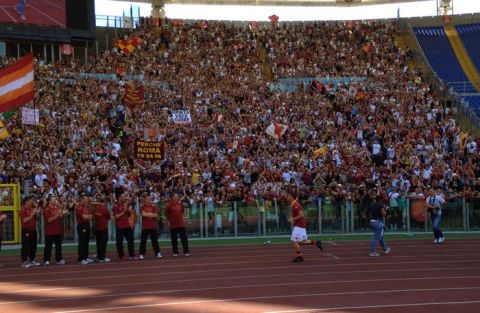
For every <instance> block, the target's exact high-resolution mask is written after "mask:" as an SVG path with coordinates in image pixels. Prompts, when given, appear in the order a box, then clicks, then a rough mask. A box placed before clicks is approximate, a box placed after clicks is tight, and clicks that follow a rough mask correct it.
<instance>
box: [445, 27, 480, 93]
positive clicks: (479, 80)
mask: <svg viewBox="0 0 480 313" xmlns="http://www.w3.org/2000/svg"><path fill="white" fill-rule="evenodd" d="M445 33H446V35H447V38H448V40H449V41H450V44H451V46H452V49H453V52H455V55H456V57H457V59H458V62H459V63H460V65H461V66H462V69H463V71H464V72H465V74H466V75H467V77H468V79H469V80H470V82H471V83H472V85H473V86H474V87H475V89H477V91H478V92H480V74H479V73H478V71H477V69H476V67H475V65H474V64H473V62H472V59H471V58H470V56H469V55H468V52H467V50H466V49H465V46H464V45H463V42H462V40H461V39H460V36H459V35H458V32H457V30H456V29H455V27H454V26H448V27H445Z"/></svg>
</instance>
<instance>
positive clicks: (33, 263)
mask: <svg viewBox="0 0 480 313" xmlns="http://www.w3.org/2000/svg"><path fill="white" fill-rule="evenodd" d="M30 263H31V264H32V266H33V267H38V266H40V263H39V262H37V261H35V260H33V261H32V262H30Z"/></svg>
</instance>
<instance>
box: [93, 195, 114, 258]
mask: <svg viewBox="0 0 480 313" xmlns="http://www.w3.org/2000/svg"><path fill="white" fill-rule="evenodd" d="M99 200H100V201H97V202H96V203H95V204H94V205H95V213H94V215H95V240H96V242H97V261H98V262H100V263H107V262H110V259H109V258H107V257H105V255H106V252H107V243H108V221H109V220H110V217H111V215H110V211H108V209H107V207H106V206H105V199H104V198H100V199H99Z"/></svg>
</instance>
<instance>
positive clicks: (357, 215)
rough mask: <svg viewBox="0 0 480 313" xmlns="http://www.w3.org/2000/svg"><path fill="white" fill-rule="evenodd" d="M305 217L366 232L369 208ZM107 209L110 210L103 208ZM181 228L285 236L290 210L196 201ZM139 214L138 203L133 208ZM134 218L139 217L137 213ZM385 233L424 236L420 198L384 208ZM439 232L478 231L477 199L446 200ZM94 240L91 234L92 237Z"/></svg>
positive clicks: (313, 223) (314, 231) (267, 203)
mask: <svg viewBox="0 0 480 313" xmlns="http://www.w3.org/2000/svg"><path fill="white" fill-rule="evenodd" d="M300 203H301V204H302V206H303V208H304V212H305V220H306V224H307V232H308V233H309V234H310V235H322V234H359V233H370V232H371V230H370V227H369V220H370V213H369V207H370V203H358V202H356V201H352V200H350V199H347V200H342V201H335V200H334V199H333V198H331V197H324V198H313V199H309V200H300ZM108 208H109V210H111V208H112V205H108ZM158 208H159V211H160V214H159V218H158V229H159V237H160V238H161V239H168V238H169V236H170V232H169V231H168V229H169V226H168V222H167V220H166V218H165V215H164V206H163V205H162V204H159V205H158ZM184 208H185V227H186V229H187V233H188V236H189V237H190V238H235V237H263V236H276V235H288V234H290V232H291V226H290V223H289V218H290V216H291V209H290V206H289V205H288V204H287V203H286V202H284V201H280V200H278V199H270V200H269V199H263V198H260V197H257V198H256V199H255V200H253V201H248V202H245V201H231V202H226V203H223V204H213V203H204V202H203V201H202V202H193V203H184ZM135 210H136V211H137V214H138V213H139V206H138V204H137V205H136V207H135ZM138 215H139V214H138ZM75 223H76V221H75V214H73V212H71V214H70V215H68V216H67V217H65V218H64V238H65V241H66V242H76V241H77V238H78V236H77V233H76V227H75V225H76V224H75ZM141 226H142V225H141V218H140V217H139V219H138V221H137V223H136V224H135V227H134V236H135V238H136V239H139V238H140V232H141ZM43 227H44V221H43V218H42V217H41V218H40V221H39V223H38V233H39V235H40V242H44V238H43V231H42V230H43V229H44V228H43ZM385 228H386V231H387V232H392V233H399V234H402V233H403V234H411V233H419V232H420V233H428V232H431V231H432V227H431V221H430V219H429V218H428V212H427V210H426V207H425V200H424V199H415V198H407V197H403V198H399V199H398V200H397V201H396V202H395V203H390V206H389V209H388V214H387V216H386V217H385ZM442 230H443V231H447V232H448V231H454V232H471V231H480V197H477V198H471V199H465V198H461V197H456V198H450V199H448V200H447V202H446V204H445V205H444V206H443V209H442ZM92 236H94V234H93V235H92ZM109 240H110V241H115V224H114V221H113V219H112V220H110V225H109Z"/></svg>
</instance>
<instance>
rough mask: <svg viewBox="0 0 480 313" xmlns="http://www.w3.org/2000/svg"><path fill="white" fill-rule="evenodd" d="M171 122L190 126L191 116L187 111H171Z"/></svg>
mask: <svg viewBox="0 0 480 313" xmlns="http://www.w3.org/2000/svg"><path fill="white" fill-rule="evenodd" d="M172 121H173V122H174V123H175V124H191V123H192V116H191V115H190V111H189V110H176V111H172Z"/></svg>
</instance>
